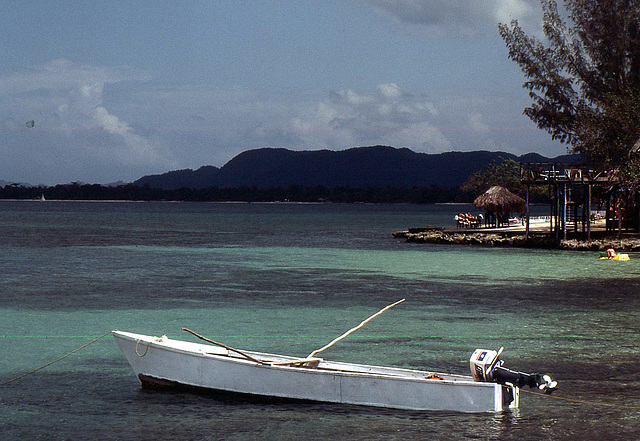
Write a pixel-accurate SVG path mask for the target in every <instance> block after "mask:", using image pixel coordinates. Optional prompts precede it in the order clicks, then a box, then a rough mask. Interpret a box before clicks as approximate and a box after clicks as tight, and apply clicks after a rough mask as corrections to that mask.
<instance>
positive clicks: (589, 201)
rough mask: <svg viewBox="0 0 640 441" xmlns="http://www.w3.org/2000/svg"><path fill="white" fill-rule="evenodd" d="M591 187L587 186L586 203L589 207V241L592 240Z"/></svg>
mask: <svg viewBox="0 0 640 441" xmlns="http://www.w3.org/2000/svg"><path fill="white" fill-rule="evenodd" d="M591 185H592V184H589V185H588V186H587V200H586V202H585V205H586V206H587V240H591Z"/></svg>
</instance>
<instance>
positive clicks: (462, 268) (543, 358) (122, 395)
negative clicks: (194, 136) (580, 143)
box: [0, 201, 640, 441]
mask: <svg viewBox="0 0 640 441" xmlns="http://www.w3.org/2000/svg"><path fill="white" fill-rule="evenodd" d="M469 209H470V207H467V206H463V207H459V206H410V205H294V204H291V205H288V204H186V203H182V204H172V203H84V202H74V203H67V202H45V203H40V202H8V201H0V354H1V355H0V382H3V381H6V380H9V379H11V378H14V377H16V376H18V375H20V374H22V373H24V372H28V371H30V370H32V369H34V368H36V367H39V366H41V365H44V364H45V363H48V362H50V361H52V360H55V359H56V358H58V357H60V356H62V355H64V354H66V353H68V352H71V351H72V350H74V349H76V348H78V347H80V346H82V345H83V344H86V343H88V342H90V341H91V340H92V339H94V338H96V337H98V336H100V335H102V334H104V333H106V332H108V331H110V330H112V329H116V328H117V329H121V330H126V331H132V332H139V333H144V334H152V335H162V334H166V335H168V336H169V337H175V338H183V339H186V340H193V337H191V336H190V335H188V334H186V333H184V332H182V331H181V330H180V327H181V326H185V327H188V328H191V329H193V330H195V331H197V332H199V333H201V334H204V335H207V336H209V337H211V338H213V339H215V340H218V341H222V342H225V343H227V344H228V345H231V346H235V347H240V348H245V349H254V350H261V351H267V352H278V353H285V354H289V355H298V356H304V355H306V354H309V353H310V352H311V351H313V350H314V349H317V348H319V347H321V346H323V345H324V344H326V343H327V342H329V341H331V340H332V339H333V338H335V337H336V336H338V335H340V334H342V333H343V332H344V331H346V330H348V329H350V328H351V327H353V326H355V325H357V324H358V323H360V321H362V320H363V319H365V318H367V317H368V316H370V315H371V314H373V313H375V312H377V311H378V310H379V309H381V308H382V307H384V306H386V305H388V304H390V303H392V302H394V301H396V300H398V299H400V298H406V299H407V301H406V302H405V303H403V304H401V305H398V306H396V307H395V308H393V309H391V310H389V311H387V312H386V313H385V314H383V315H381V316H380V317H378V318H377V319H375V320H374V321H372V322H370V323H369V324H367V325H366V326H365V327H364V328H362V329H360V330H359V331H358V332H356V333H354V334H352V335H351V336H350V337H348V338H347V339H345V340H343V341H342V342H340V343H338V344H337V345H335V346H334V347H332V348H331V349H329V350H327V351H326V352H324V353H323V357H324V358H327V359H331V360H338V361H353V362H358V363H368V364H381V365H389V366H397V367H405V368H418V369H429V370H439V371H445V372H451V373H458V374H466V373H467V372H468V369H469V368H468V359H469V356H470V355H471V353H472V352H473V350H474V349H476V348H490V349H492V348H498V347H500V346H504V347H505V352H504V354H503V359H504V360H505V363H506V365H508V366H509V367H512V368H516V369H520V370H525V371H526V370H529V371H540V372H548V373H551V374H552V375H553V376H554V377H555V378H556V379H557V380H558V381H559V383H560V386H559V390H558V392H557V393H556V394H554V395H553V397H557V398H564V400H560V399H557V398H549V397H543V396H537V395H532V394H528V393H526V392H525V391H523V392H522V393H521V406H520V409H519V410H518V411H511V412H505V413H500V414H459V413H455V412H424V413H421V412H403V411H390V410H378V409H369V408H360V407H355V406H338V405H327V404H256V403H251V402H243V401H229V400H220V399H216V398H215V397H211V396H206V395H194V394H188V393H167V392H146V391H142V390H141V389H140V386H139V383H138V381H137V379H136V378H135V376H134V375H133V374H132V372H131V370H130V368H129V366H128V364H127V362H126V361H125V359H124V357H123V356H122V355H121V353H120V352H119V350H118V349H117V347H116V345H115V343H114V341H113V339H112V337H110V336H108V337H105V338H103V339H101V340H99V341H98V342H96V343H94V344H92V345H91V346H88V347H87V348H85V349H83V350H82V351H79V352H77V353H75V354H73V355H71V356H70V357H68V358H65V359H64V360H62V361H60V362H58V363H56V364H53V365H52V366H50V367H48V368H46V369H43V370H41V371H39V372H37V373H35V374H33V375H30V376H27V377H25V378H23V379H21V380H18V381H15V382H13V383H10V384H8V385H5V386H0V439H2V440H67V439H69V440H134V441H136V440H191V439H193V440H199V439H205V440H206V439H211V440H215V439H228V440H254V439H261V440H265V439H266V440H271V439H273V440H294V439H295V440H300V439H361V440H411V439H496V440H501V439H506V440H516V439H548V440H557V439H597V438H603V437H605V436H606V437H607V438H606V439H639V438H640V352H639V350H638V343H639V338H638V337H639V335H640V284H639V281H640V266H639V264H640V256H637V255H631V261H630V262H608V261H600V260H599V259H598V256H597V254H596V253H593V252H561V251H548V250H521V249H491V248H476V247H466V246H439V245H415V244H407V243H405V242H404V241H402V240H397V239H394V238H392V236H391V233H392V232H393V231H396V230H401V229H406V228H407V227H412V226H423V225H427V224H436V225H449V224H451V223H452V219H453V215H454V214H455V213H456V212H458V211H467V210H469ZM625 406H626V407H625Z"/></svg>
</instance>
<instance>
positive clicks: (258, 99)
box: [0, 0, 567, 185]
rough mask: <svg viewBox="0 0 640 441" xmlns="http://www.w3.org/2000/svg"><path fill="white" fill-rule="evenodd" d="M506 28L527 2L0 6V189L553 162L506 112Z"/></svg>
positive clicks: (518, 101) (521, 95) (558, 147)
mask: <svg viewBox="0 0 640 441" xmlns="http://www.w3.org/2000/svg"><path fill="white" fill-rule="evenodd" d="M512 19H518V21H519V23H520V24H521V25H522V26H523V27H524V28H525V31H527V33H529V34H534V35H539V33H540V29H541V21H542V11H541V8H540V4H539V0H474V1H469V0H336V1H334V0H260V1H255V0H202V1H196V0H179V1H178V0H168V1H162V2H158V1H152V0H130V1H128V0H121V1H120V0H113V1H103V0H95V1H94V0H77V1H74V0H65V1H62V0H60V1H57V0H41V1H36V0H20V1H14V0H5V2H3V13H2V14H1V15H0V29H2V33H3V38H2V39H0V155H1V158H2V160H1V161H0V180H2V181H5V182H11V183H13V182H16V183H30V184H34V185H38V184H43V185H55V184H62V183H69V182H85V183H99V184H107V183H112V182H117V181H123V182H131V181H134V180H136V179H138V178H140V177H142V176H144V175H149V174H158V173H164V172H167V171H170V170H179V169H197V168H199V167H201V166H203V165H214V166H217V167H220V166H222V165H224V164H225V163H226V162H228V161H229V160H231V159H232V158H233V157H234V156H236V155H238V154H239V153H241V152H243V151H246V150H250V149H256V148H263V147H273V148H287V149H291V150H320V149H329V150H344V149H348V148H352V147H359V146H370V145H389V146H393V147H398V148H401V147H405V148H409V149H411V150H413V151H415V152H423V153H440V152H445V151H473V150H490V151H506V152H511V153H514V154H516V155H521V154H525V153H529V152H537V153H540V154H542V155H545V156H557V155H562V154H565V153H566V152H567V150H566V146H564V145H562V144H559V143H558V142H556V141H552V140H551V137H550V135H548V134H547V133H546V132H544V131H541V130H540V129H538V128H537V127H536V126H535V124H534V123H533V122H531V121H530V120H529V119H528V118H527V117H526V116H524V115H523V114H522V112H523V110H524V108H525V107H527V106H528V105H529V104H530V98H529V97H528V94H527V91H526V90H525V89H523V88H522V84H523V83H524V80H525V78H524V76H523V74H522V72H521V71H520V69H519V67H518V66H517V65H516V64H515V63H514V62H513V61H511V60H509V59H508V54H507V49H506V47H505V44H504V42H503V41H502V39H501V38H500V36H499V33H498V29H497V26H498V23H508V22H510V21H511V20H512ZM30 121H33V127H30V125H31V124H29V122H30Z"/></svg>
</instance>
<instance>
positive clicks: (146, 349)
mask: <svg viewBox="0 0 640 441" xmlns="http://www.w3.org/2000/svg"><path fill="white" fill-rule="evenodd" d="M141 341H142V340H140V339H138V341H137V342H136V355H137V356H138V357H144V356H145V355H147V352H148V351H149V345H150V344H151V342H150V341H148V342H147V347H146V348H145V350H144V353H142V354H141V353H139V352H138V345H139V344H140V342H141Z"/></svg>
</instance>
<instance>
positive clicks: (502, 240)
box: [393, 226, 640, 252]
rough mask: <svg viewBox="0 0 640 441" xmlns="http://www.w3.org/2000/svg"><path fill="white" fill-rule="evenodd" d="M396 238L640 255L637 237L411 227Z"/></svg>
mask: <svg viewBox="0 0 640 441" xmlns="http://www.w3.org/2000/svg"><path fill="white" fill-rule="evenodd" d="M393 237H395V238H399V239H406V241H407V242H411V243H431V244H448V245H479V246H487V247H519V248H544V249H560V250H574V251H604V250H606V249H607V248H610V247H613V248H614V249H616V250H617V251H624V252H640V239H639V238H637V237H623V238H620V239H619V238H616V237H602V238H597V239H592V240H589V241H587V240H580V239H567V240H558V239H556V238H554V237H553V236H550V235H548V234H538V233H534V234H529V237H528V238H526V239H525V235H524V234H520V233H515V234H514V233H500V232H495V231H491V232H475V231H473V232H472V231H446V230H443V229H442V228H439V227H434V226H429V227H425V228H410V229H408V230H406V231H397V232H395V233H393Z"/></svg>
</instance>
